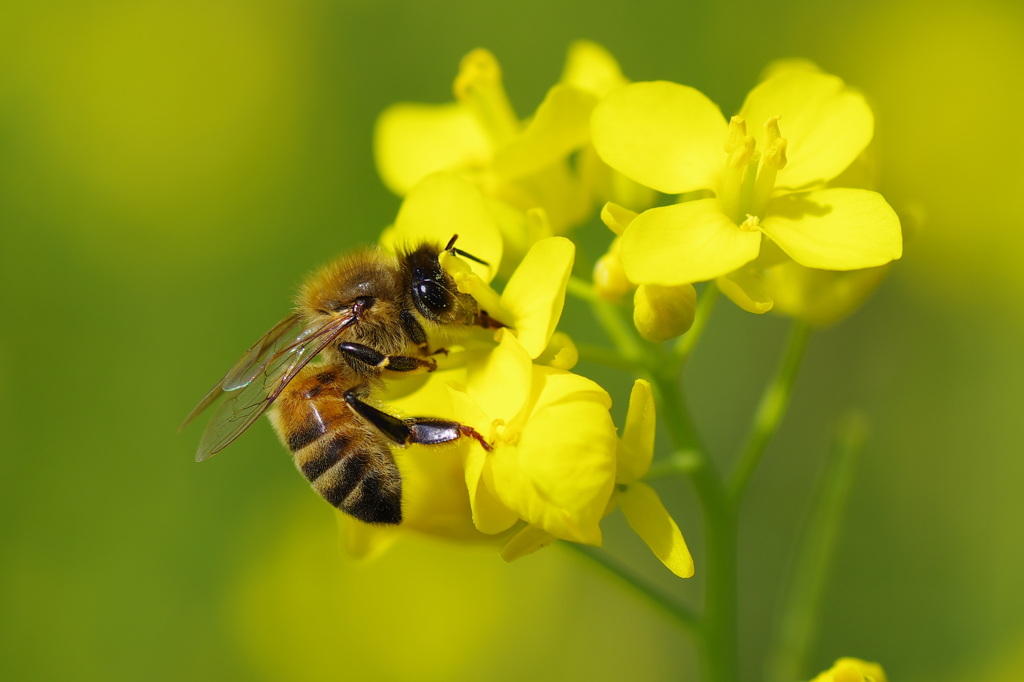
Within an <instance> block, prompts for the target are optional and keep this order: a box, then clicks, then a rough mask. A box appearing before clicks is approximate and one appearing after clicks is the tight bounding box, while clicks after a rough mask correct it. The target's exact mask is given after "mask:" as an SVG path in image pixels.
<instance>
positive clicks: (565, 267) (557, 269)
mask: <svg viewBox="0 0 1024 682" xmlns="http://www.w3.org/2000/svg"><path fill="white" fill-rule="evenodd" d="M575 253H576V248H575V246H573V243H572V242H571V241H569V240H568V239H566V238H565V237H551V238H549V239H544V240H542V241H539V242H537V243H536V244H534V245H533V247H532V248H531V249H530V251H529V252H528V253H527V254H526V257H525V258H523V262H522V263H520V264H519V267H518V268H516V271H515V273H513V274H512V278H511V279H509V281H508V284H507V285H506V286H505V290H504V291H503V292H502V294H501V305H502V307H503V308H504V309H505V310H507V311H509V312H510V313H511V314H512V318H513V321H512V326H513V327H514V328H515V334H516V337H517V338H518V339H519V342H520V343H521V344H522V345H523V348H525V349H526V352H527V353H529V354H530V357H531V358H535V357H537V356H538V355H540V354H541V353H542V352H544V349H545V348H546V347H547V345H548V341H549V340H550V339H551V335H552V334H553V333H554V331H555V327H556V326H557V325H558V319H559V317H561V315H562V307H563V305H564V304H565V287H566V284H567V283H568V282H569V274H570V273H571V271H572V262H573V258H574V257H575ZM502 321H503V322H506V321H505V320H502Z"/></svg>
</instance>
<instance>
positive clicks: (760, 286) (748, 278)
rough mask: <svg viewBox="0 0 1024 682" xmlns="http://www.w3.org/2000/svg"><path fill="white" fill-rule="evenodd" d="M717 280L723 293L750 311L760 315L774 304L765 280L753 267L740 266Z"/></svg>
mask: <svg viewBox="0 0 1024 682" xmlns="http://www.w3.org/2000/svg"><path fill="white" fill-rule="evenodd" d="M789 262H791V263H792V262H793V261H789ZM717 281H718V288H719V289H721V290H722V293H723V294H725V295H726V296H728V297H729V300H731V301H732V302H733V303H735V304H736V305H738V306H739V307H740V308H743V309H744V310H746V311H747V312H748V313H754V314H756V315H760V314H762V313H766V312H768V311H769V310H771V309H772V305H774V302H773V301H772V296H771V294H770V293H768V288H767V287H766V286H765V283H764V280H763V279H762V277H761V275H760V274H759V273H758V272H757V271H755V270H753V269H750V268H740V269H739V270H735V271H733V272H730V273H729V274H728V275H725V276H723V277H719V278H718V280H717Z"/></svg>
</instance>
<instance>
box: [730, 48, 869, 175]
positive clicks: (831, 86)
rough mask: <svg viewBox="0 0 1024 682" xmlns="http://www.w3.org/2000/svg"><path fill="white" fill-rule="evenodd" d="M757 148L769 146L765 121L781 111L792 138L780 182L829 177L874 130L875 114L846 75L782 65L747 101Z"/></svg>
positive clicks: (854, 155) (746, 110) (850, 159)
mask: <svg viewBox="0 0 1024 682" xmlns="http://www.w3.org/2000/svg"><path fill="white" fill-rule="evenodd" d="M740 115H741V116H743V118H745V119H746V120H747V123H748V129H749V131H750V133H751V134H752V135H753V136H754V137H755V139H756V140H757V145H758V149H765V146H764V144H765V141H764V133H763V129H762V128H761V126H762V125H763V124H764V122H765V121H767V120H768V119H769V118H770V117H771V116H775V115H778V116H780V117H781V118H780V120H779V128H780V130H781V131H782V136H783V137H784V138H786V139H787V140H788V141H789V143H788V146H787V148H786V156H787V158H788V162H787V164H786V167H785V168H783V169H782V170H780V171H779V174H778V176H776V180H775V184H776V186H777V187H789V188H797V187H804V186H807V185H810V184H813V183H821V182H826V181H828V180H831V179H832V178H834V177H835V176H837V175H839V174H840V173H842V172H843V170H844V169H845V168H846V167H847V166H849V165H850V164H851V163H853V160H854V159H856V158H857V155H858V154H860V153H861V152H862V151H863V150H864V148H865V147H867V145H868V142H870V141H871V137H872V135H873V134H874V115H873V114H872V113H871V108H870V107H869V106H868V103H867V101H866V100H865V99H864V96H863V95H862V94H860V93H859V92H857V91H856V90H853V89H852V88H850V87H848V86H847V85H846V84H845V83H843V81H842V79H840V78H838V77H836V76H832V75H829V74H825V73H821V72H820V71H815V70H812V69H810V68H783V69H778V70H776V71H775V72H774V75H772V76H770V77H769V78H767V79H766V80H764V81H762V82H761V83H760V84H759V85H757V86H756V87H755V88H754V89H753V90H751V91H750V94H749V95H747V100H746V102H744V104H743V109H742V110H741V113H740Z"/></svg>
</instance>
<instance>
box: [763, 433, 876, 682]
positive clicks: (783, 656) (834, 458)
mask: <svg viewBox="0 0 1024 682" xmlns="http://www.w3.org/2000/svg"><path fill="white" fill-rule="evenodd" d="M866 432H867V426H866V424H865V421H864V418H863V417H862V416H861V415H859V414H849V415H847V416H846V417H845V418H844V419H843V420H842V421H841V422H840V424H839V428H838V429H837V432H836V437H835V439H834V440H833V442H832V448H831V450H830V452H829V457H828V463H827V466H826V469H825V473H824V476H823V479H822V484H821V487H820V489H819V491H818V494H817V496H816V499H815V500H814V503H813V504H812V506H811V515H810V523H809V525H808V528H807V530H806V533H805V536H804V538H803V542H802V546H801V547H800V548H799V550H798V554H797V557H796V561H795V563H794V566H793V570H792V572H791V574H790V582H789V586H788V589H787V591H786V594H785V601H784V602H783V610H782V614H781V617H780V618H779V627H778V628H777V632H778V633H779V637H778V643H777V644H776V646H775V654H774V656H773V657H772V659H771V661H770V663H769V670H768V673H769V675H768V678H769V679H773V680H778V681H779V682H782V681H784V680H797V679H803V677H802V674H803V673H804V668H805V661H806V659H807V652H808V650H809V648H810V646H811V644H812V642H813V639H814V637H813V636H814V632H815V630H816V627H815V625H816V619H817V613H818V604H819V603H820V602H821V596H822V594H823V592H824V588H825V578H826V574H827V572H828V568H829V565H830V564H831V559H832V556H833V554H834V553H835V547H836V544H837V543H838V537H839V526H840V524H841V522H842V516H843V511H844V509H845V508H846V502H847V500H848V499H849V494H850V487H851V485H852V483H853V475H854V470H855V467H856V463H857V457H858V455H859V454H860V452H861V450H862V448H863V446H864V440H865V437H866Z"/></svg>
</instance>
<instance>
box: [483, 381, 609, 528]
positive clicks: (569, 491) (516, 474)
mask: <svg viewBox="0 0 1024 682" xmlns="http://www.w3.org/2000/svg"><path fill="white" fill-rule="evenodd" d="M534 386H535V392H534V400H535V402H534V404H533V407H532V410H531V411H530V413H529V414H528V415H526V419H525V420H523V421H522V423H521V425H520V426H519V430H518V432H515V431H513V426H514V425H511V424H510V426H509V429H506V434H505V435H506V437H508V436H510V435H511V436H512V437H514V438H515V439H516V444H515V445H504V446H501V447H495V450H494V452H493V453H492V454H491V456H490V461H489V464H490V468H489V473H490V475H491V477H492V478H491V482H492V487H493V489H494V491H495V493H496V494H497V496H498V498H499V499H500V500H501V501H502V503H503V504H504V505H505V506H507V507H509V508H511V509H513V510H515V511H516V513H517V514H518V515H519V517H520V518H522V519H523V520H525V521H527V522H528V523H530V524H531V525H534V526H537V527H539V528H542V529H543V530H545V531H547V532H548V533H551V534H552V535H554V536H556V537H559V538H562V539H565V540H572V541H574V542H582V543H586V544H595V545H596V544H600V542H601V529H600V526H599V522H600V520H601V518H602V517H603V515H604V510H605V507H606V506H607V503H608V497H609V496H610V495H611V491H612V486H613V484H614V479H615V447H616V438H615V426H614V424H613V423H612V421H611V416H610V415H609V413H608V408H609V407H610V405H611V400H610V399H609V397H608V394H607V393H606V392H605V391H604V390H603V389H602V388H601V387H600V386H598V385H597V384H595V383H594V382H592V381H590V380H589V379H585V378H584V377H581V376H578V375H575V374H571V373H569V372H562V371H559V370H555V369H550V368H546V367H541V366H535V367H534ZM510 432H511V433H510Z"/></svg>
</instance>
